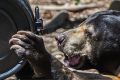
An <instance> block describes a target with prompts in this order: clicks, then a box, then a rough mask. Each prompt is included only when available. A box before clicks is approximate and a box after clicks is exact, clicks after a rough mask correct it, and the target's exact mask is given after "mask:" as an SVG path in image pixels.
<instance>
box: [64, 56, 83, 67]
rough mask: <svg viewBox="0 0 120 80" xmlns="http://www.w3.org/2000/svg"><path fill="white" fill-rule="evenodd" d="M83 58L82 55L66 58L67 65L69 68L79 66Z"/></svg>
mask: <svg viewBox="0 0 120 80" xmlns="http://www.w3.org/2000/svg"><path fill="white" fill-rule="evenodd" d="M81 59H82V58H81V57H80V55H71V56H65V60H64V61H65V63H67V65H69V66H72V67H74V66H77V65H78V64H80V62H81Z"/></svg>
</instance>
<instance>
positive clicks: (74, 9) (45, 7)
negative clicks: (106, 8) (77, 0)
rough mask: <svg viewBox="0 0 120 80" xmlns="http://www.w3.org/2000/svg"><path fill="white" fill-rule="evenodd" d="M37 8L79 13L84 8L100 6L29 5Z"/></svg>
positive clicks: (92, 4)
mask: <svg viewBox="0 0 120 80" xmlns="http://www.w3.org/2000/svg"><path fill="white" fill-rule="evenodd" d="M35 6H38V7H39V8H40V9H41V10H67V11H80V10H83V9H86V8H96V7H100V6H102V5H97V4H95V3H91V4H79V5H63V6H56V5H31V7H32V8H35Z"/></svg>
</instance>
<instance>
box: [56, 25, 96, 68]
mask: <svg viewBox="0 0 120 80" xmlns="http://www.w3.org/2000/svg"><path fill="white" fill-rule="evenodd" d="M60 35H63V36H62V38H63V41H62V42H60V43H59V42H58V48H59V50H60V51H62V52H63V53H64V54H65V62H66V63H67V64H68V65H69V66H71V67H75V68H80V67H82V66H83V65H84V61H85V57H86V56H89V55H91V53H92V45H91V42H90V36H95V35H96V33H95V30H94V27H93V26H92V25H89V26H87V25H85V24H81V25H80V26H79V27H78V28H75V29H71V30H68V31H66V32H64V33H61V34H60ZM58 36H59V35H58Z"/></svg>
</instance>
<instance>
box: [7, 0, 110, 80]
mask: <svg viewBox="0 0 120 80" xmlns="http://www.w3.org/2000/svg"><path fill="white" fill-rule="evenodd" d="M29 1H30V5H48V6H49V5H65V4H67V5H70V4H75V5H76V4H90V3H95V4H101V5H102V6H100V7H97V8H91V9H83V10H80V11H78V12H68V13H69V19H70V20H71V21H75V20H78V19H83V18H87V17H88V16H90V15H91V14H94V13H95V12H98V11H103V10H107V9H108V7H109V6H110V3H111V0H29ZM32 9H33V11H34V8H32ZM57 13H59V11H50V10H41V15H42V17H43V21H44V25H45V24H46V23H47V22H49V20H51V19H52V18H53V17H54V15H56V14H57ZM78 24H80V23H78ZM78 24H77V25H78ZM63 27H67V28H66V29H64V28H63ZM73 27H74V26H73ZM70 28H71V26H70V25H69V24H68V25H67V26H62V25H61V28H59V29H57V30H56V31H55V32H52V33H49V34H45V35H43V38H44V42H45V46H46V49H47V50H48V51H49V52H50V53H51V54H52V55H53V56H55V57H56V58H58V59H59V60H63V58H64V55H63V53H61V52H60V51H59V50H58V48H57V45H56V41H55V35H56V34H57V33H60V32H64V31H66V30H68V29H70ZM15 79H16V78H15V76H14V75H13V76H11V77H9V78H7V79H5V80H15Z"/></svg>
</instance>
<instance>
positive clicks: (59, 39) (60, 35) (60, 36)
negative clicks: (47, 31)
mask: <svg viewBox="0 0 120 80" xmlns="http://www.w3.org/2000/svg"><path fill="white" fill-rule="evenodd" d="M55 39H56V41H57V42H58V44H61V43H62V42H63V41H64V39H65V35H64V34H58V35H56V36H55Z"/></svg>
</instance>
